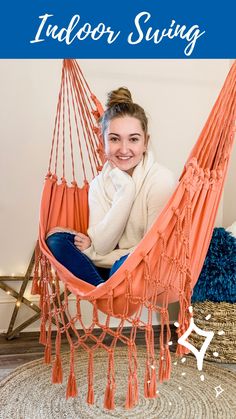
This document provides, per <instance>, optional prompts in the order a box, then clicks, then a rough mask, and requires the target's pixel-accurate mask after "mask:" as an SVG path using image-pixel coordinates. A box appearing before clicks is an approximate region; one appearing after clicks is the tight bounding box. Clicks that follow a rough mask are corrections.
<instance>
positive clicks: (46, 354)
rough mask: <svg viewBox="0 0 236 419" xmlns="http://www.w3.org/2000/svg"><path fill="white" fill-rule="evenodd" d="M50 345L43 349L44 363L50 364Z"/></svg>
mask: <svg viewBox="0 0 236 419" xmlns="http://www.w3.org/2000/svg"><path fill="white" fill-rule="evenodd" d="M51 349H52V347H51V345H50V344H47V345H46V346H45V349H44V363H45V364H51Z"/></svg>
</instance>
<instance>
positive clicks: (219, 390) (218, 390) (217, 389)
mask: <svg viewBox="0 0 236 419" xmlns="http://www.w3.org/2000/svg"><path fill="white" fill-rule="evenodd" d="M215 391H216V398H217V397H218V396H219V395H220V394H221V393H223V391H224V389H223V388H222V387H221V385H219V386H217V387H215Z"/></svg>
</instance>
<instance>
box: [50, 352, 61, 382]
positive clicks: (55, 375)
mask: <svg viewBox="0 0 236 419" xmlns="http://www.w3.org/2000/svg"><path fill="white" fill-rule="evenodd" d="M62 379H63V373H62V363H61V357H60V355H59V354H57V355H56V359H55V362H54V364H53V368H52V383H53V384H61V383H62Z"/></svg>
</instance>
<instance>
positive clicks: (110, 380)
mask: <svg viewBox="0 0 236 419" xmlns="http://www.w3.org/2000/svg"><path fill="white" fill-rule="evenodd" d="M114 373H115V371H114V351H113V350H110V351H109V355H108V372H107V386H106V391H105V396H104V407H105V409H108V410H113V409H114V408H115V388H116V385H115V376H114Z"/></svg>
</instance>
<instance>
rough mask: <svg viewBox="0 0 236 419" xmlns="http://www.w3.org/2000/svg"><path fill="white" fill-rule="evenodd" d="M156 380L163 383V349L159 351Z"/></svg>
mask: <svg viewBox="0 0 236 419" xmlns="http://www.w3.org/2000/svg"><path fill="white" fill-rule="evenodd" d="M158 380H159V381H160V383H162V382H163V381H164V349H163V348H162V349H161V351H160V358H159V370H158Z"/></svg>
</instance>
